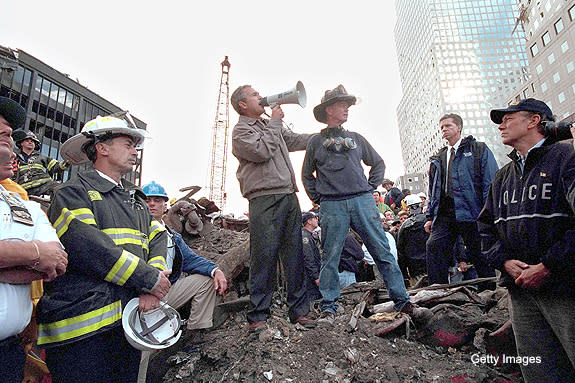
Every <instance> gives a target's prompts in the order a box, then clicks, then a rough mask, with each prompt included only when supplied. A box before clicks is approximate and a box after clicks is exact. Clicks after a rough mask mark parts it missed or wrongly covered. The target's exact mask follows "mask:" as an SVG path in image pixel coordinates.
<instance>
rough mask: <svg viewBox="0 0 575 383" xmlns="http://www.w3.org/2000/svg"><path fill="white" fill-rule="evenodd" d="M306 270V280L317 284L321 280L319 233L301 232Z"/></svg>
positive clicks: (303, 230)
mask: <svg viewBox="0 0 575 383" xmlns="http://www.w3.org/2000/svg"><path fill="white" fill-rule="evenodd" d="M301 238H302V245H303V246H302V248H303V258H304V269H305V276H306V279H308V280H309V281H311V282H313V283H315V280H316V279H319V269H320V267H321V255H320V246H319V238H318V233H317V232H315V231H314V232H310V231H309V230H307V229H302V230H301Z"/></svg>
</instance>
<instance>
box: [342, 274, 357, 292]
mask: <svg viewBox="0 0 575 383" xmlns="http://www.w3.org/2000/svg"><path fill="white" fill-rule="evenodd" d="M355 282H356V280H355V273H354V272H353V271H348V270H343V271H342V272H341V273H339V289H340V290H341V289H343V288H345V287H347V286H349V285H353V284H354V283H355Z"/></svg>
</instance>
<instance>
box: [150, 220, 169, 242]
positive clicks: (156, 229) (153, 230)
mask: <svg viewBox="0 0 575 383" xmlns="http://www.w3.org/2000/svg"><path fill="white" fill-rule="evenodd" d="M162 231H166V228H165V227H164V226H163V225H162V224H161V223H159V222H158V221H156V220H155V219H153V220H152V222H151V223H150V241H151V240H152V239H154V237H155V236H156V235H158V234H159V233H161V232H162Z"/></svg>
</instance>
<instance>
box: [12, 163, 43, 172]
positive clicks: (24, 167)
mask: <svg viewBox="0 0 575 383" xmlns="http://www.w3.org/2000/svg"><path fill="white" fill-rule="evenodd" d="M19 169H20V171H21V172H23V171H27V170H31V169H37V170H41V171H43V172H44V171H46V168H45V167H44V165H42V164H26V165H20V166H19Z"/></svg>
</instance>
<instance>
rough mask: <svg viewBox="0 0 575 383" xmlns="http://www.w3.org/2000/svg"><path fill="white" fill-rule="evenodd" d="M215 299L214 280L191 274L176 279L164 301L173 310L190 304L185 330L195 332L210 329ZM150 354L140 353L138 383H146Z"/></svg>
mask: <svg viewBox="0 0 575 383" xmlns="http://www.w3.org/2000/svg"><path fill="white" fill-rule="evenodd" d="M216 298H217V295H216V290H215V289H214V280H213V279H212V278H210V277H206V276H205V275H200V274H192V275H190V276H187V277H185V278H180V279H178V280H177V281H176V283H174V284H173V285H172V287H170V291H169V292H168V294H167V295H166V298H165V301H166V303H167V304H168V305H170V306H172V307H173V308H175V309H179V308H180V307H182V306H183V305H185V304H186V303H187V302H190V304H191V309H190V318H189V319H188V325H187V328H188V330H197V329H204V328H210V327H212V325H213V322H212V317H213V314H214V308H215V307H216ZM152 354H153V351H142V360H141V361H140V371H139V374H138V383H145V382H146V373H147V371H148V363H149V361H150V357H151V356H152Z"/></svg>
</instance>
